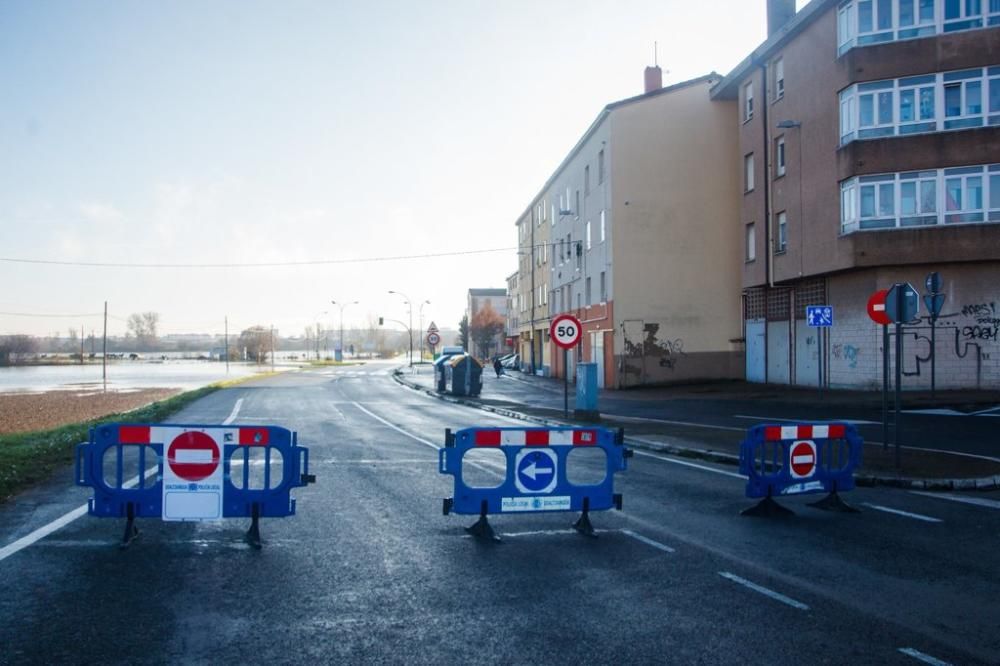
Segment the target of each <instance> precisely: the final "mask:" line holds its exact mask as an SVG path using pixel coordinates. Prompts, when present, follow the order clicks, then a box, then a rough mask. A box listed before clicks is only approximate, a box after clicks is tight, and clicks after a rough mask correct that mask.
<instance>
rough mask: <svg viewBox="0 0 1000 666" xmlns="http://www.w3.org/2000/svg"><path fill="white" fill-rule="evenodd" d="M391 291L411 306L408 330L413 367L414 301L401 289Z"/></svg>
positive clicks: (390, 291)
mask: <svg viewBox="0 0 1000 666" xmlns="http://www.w3.org/2000/svg"><path fill="white" fill-rule="evenodd" d="M389 293H390V294H396V295H397V296H402V297H403V300H404V301H406V305H407V307H408V308H409V315H410V319H409V321H410V325H409V326H408V327H407V329H406V332H407V333H408V334H409V336H410V367H411V368H412V367H413V301H411V300H410V297H409V296H407V295H406V294H404V293H403V292H401V291H393V290H392V289H390V290H389Z"/></svg>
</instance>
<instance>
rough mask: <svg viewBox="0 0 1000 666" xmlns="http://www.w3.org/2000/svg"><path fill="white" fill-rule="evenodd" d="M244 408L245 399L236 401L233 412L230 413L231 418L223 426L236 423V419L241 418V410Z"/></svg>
mask: <svg viewBox="0 0 1000 666" xmlns="http://www.w3.org/2000/svg"><path fill="white" fill-rule="evenodd" d="M242 406H243V398H240V399H238V400H237V401H236V404H235V405H233V411H231V412H230V413H229V416H228V417H227V418H226V420H225V421H223V422H222V425H229V424H231V423H232V422H233V421H235V420H236V417H237V416H239V414H240V408H241V407H242Z"/></svg>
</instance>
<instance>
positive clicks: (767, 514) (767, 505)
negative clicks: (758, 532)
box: [740, 489, 795, 518]
mask: <svg viewBox="0 0 1000 666" xmlns="http://www.w3.org/2000/svg"><path fill="white" fill-rule="evenodd" d="M740 515H741V516H755V517H759V518H776V517H781V516H794V515H795V512H794V511H792V510H791V509H786V508H785V507H783V506H781V505H780V504H778V503H777V502H775V501H774V499H773V498H772V497H771V491H770V489H768V491H767V497H765V498H764V499H762V500H761V501H760V502H758V503H757V504H756V505H755V506H752V507H750V508H749V509H743V510H742V511H740Z"/></svg>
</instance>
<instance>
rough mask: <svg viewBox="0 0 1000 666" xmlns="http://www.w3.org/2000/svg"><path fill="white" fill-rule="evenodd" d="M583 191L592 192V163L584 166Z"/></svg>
mask: <svg viewBox="0 0 1000 666" xmlns="http://www.w3.org/2000/svg"><path fill="white" fill-rule="evenodd" d="M583 193H584V194H590V165H589V164H588V165H587V166H585V167H583Z"/></svg>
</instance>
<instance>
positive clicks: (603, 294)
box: [601, 271, 608, 303]
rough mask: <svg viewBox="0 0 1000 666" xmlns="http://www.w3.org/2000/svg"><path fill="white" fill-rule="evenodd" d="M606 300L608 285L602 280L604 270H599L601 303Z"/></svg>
mask: <svg viewBox="0 0 1000 666" xmlns="http://www.w3.org/2000/svg"><path fill="white" fill-rule="evenodd" d="M607 302H608V285H607V283H606V282H605V281H604V271H601V303H607Z"/></svg>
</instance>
